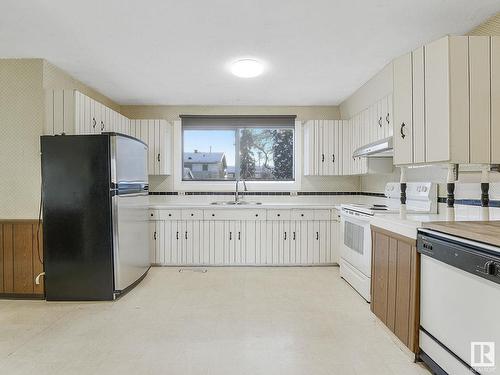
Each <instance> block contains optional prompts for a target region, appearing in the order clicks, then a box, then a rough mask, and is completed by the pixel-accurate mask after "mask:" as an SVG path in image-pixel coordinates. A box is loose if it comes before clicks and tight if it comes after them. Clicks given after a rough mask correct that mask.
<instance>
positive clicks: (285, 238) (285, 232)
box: [285, 232, 286, 240]
mask: <svg viewBox="0 0 500 375" xmlns="http://www.w3.org/2000/svg"><path fill="white" fill-rule="evenodd" d="M285 240H286V232H285Z"/></svg>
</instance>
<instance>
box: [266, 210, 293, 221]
mask: <svg viewBox="0 0 500 375" xmlns="http://www.w3.org/2000/svg"><path fill="white" fill-rule="evenodd" d="M291 211H292V210H267V220H290V217H291V216H292V212H291Z"/></svg>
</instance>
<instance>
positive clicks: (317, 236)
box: [316, 232, 319, 240]
mask: <svg viewBox="0 0 500 375" xmlns="http://www.w3.org/2000/svg"><path fill="white" fill-rule="evenodd" d="M316 240H319V232H316Z"/></svg>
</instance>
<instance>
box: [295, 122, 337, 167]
mask: <svg viewBox="0 0 500 375" xmlns="http://www.w3.org/2000/svg"><path fill="white" fill-rule="evenodd" d="M342 123H343V121H341V120H311V121H307V122H306V123H305V124H304V175H306V176H338V175H341V174H342V146H343V142H342V128H343V126H342Z"/></svg>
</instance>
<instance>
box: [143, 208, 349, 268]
mask: <svg viewBox="0 0 500 375" xmlns="http://www.w3.org/2000/svg"><path fill="white" fill-rule="evenodd" d="M200 211H203V212H200ZM267 211H268V212H267V213H266V210H263V209H259V210H252V209H250V210H249V209H244V210H190V209H182V210H151V211H150V220H151V223H150V232H151V233H150V237H151V241H150V246H151V248H150V254H151V263H152V264H157V265H176V266H182V265H186V266H187V265H215V266H217V265H276V266H279V265H282V266H286V265H294V264H295V265H314V264H332V263H336V262H337V255H336V254H337V252H338V243H339V242H338V231H337V230H334V229H335V225H338V214H336V211H335V210H333V211H334V212H335V214H332V213H331V212H330V210H310V209H306V210H290V209H282V210H267ZM212 215H215V216H212ZM229 215H231V216H233V219H228V217H229ZM256 215H257V216H256ZM234 217H236V219H234ZM190 218H194V219H190ZM219 218H222V219H223V220H220V219H219ZM266 218H267V219H266Z"/></svg>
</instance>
